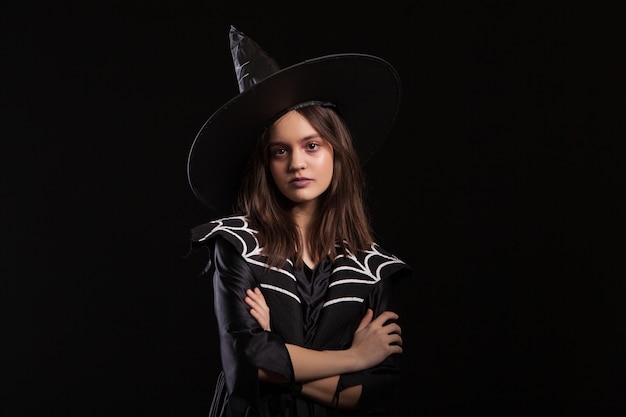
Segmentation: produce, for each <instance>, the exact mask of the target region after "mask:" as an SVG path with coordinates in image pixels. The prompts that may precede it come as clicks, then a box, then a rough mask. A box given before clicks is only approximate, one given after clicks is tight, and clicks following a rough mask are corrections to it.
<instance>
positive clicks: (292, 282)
mask: <svg viewBox="0 0 626 417" xmlns="http://www.w3.org/2000/svg"><path fill="white" fill-rule="evenodd" d="M255 233H256V232H255V231H254V230H253V229H252V228H250V226H249V225H248V222H247V219H246V218H245V217H239V216H234V217H227V218H222V219H219V220H215V221H212V222H209V223H207V224H204V225H201V226H198V227H196V228H194V229H193V230H192V245H193V249H194V250H199V249H200V248H206V249H208V250H209V252H210V254H211V260H210V261H209V265H208V267H207V269H206V271H207V272H208V273H209V274H210V275H212V278H213V288H214V305H215V313H216V317H217V324H218V329H220V332H221V333H220V352H221V358H222V366H223V368H224V376H223V377H220V381H223V382H225V386H223V387H219V385H220V384H218V391H221V392H218V393H216V394H217V395H216V397H215V398H214V403H213V406H212V408H213V413H216V414H215V415H219V416H221V415H229V414H224V410H223V408H224V407H231V411H230V412H231V413H234V414H232V415H241V416H248V415H256V414H251V413H253V412H256V410H260V413H261V414H260V415H263V416H295V415H297V416H330V415H333V416H338V415H360V413H364V414H367V415H370V414H369V413H372V414H371V415H377V414H376V413H380V414H381V415H382V414H383V412H384V410H385V403H386V401H387V400H388V399H390V397H391V392H390V391H389V390H390V389H391V388H392V387H393V383H394V382H395V378H396V377H397V376H398V369H397V367H396V365H395V363H394V358H393V357H389V358H387V360H385V361H384V362H383V363H381V364H380V365H378V366H376V367H374V368H371V369H368V370H366V371H362V372H354V373H351V374H348V375H342V376H341V378H340V381H339V385H338V390H341V389H343V388H346V387H349V386H352V385H358V384H362V386H363V389H362V394H361V401H360V403H359V410H358V411H354V412H350V413H340V412H339V411H338V410H333V409H329V408H327V407H324V406H321V405H316V404H315V403H313V402H312V401H309V400H306V399H303V398H300V397H299V396H298V386H297V384H294V383H292V384H289V385H286V386H277V385H276V384H268V383H262V382H261V383H259V381H258V380H257V369H258V368H264V369H266V370H268V371H271V372H274V373H278V374H281V375H283V376H285V377H287V378H288V379H289V380H291V381H293V369H292V367H291V361H290V359H289V354H288V353H287V349H286V347H285V343H291V344H295V345H299V346H304V347H308V348H311V349H318V350H334V349H347V348H348V347H350V343H351V340H352V336H353V334H354V331H355V330H356V328H357V326H358V324H359V322H360V320H361V318H362V317H363V315H364V314H365V311H366V309H367V308H372V309H373V310H374V315H375V316H377V315H378V314H380V313H381V312H383V311H385V310H389V309H393V303H392V299H391V294H392V292H391V291H392V286H393V285H394V284H395V283H396V281H397V279H399V278H402V277H405V276H406V274H408V273H409V269H408V267H407V265H406V264H405V263H404V262H402V261H401V260H400V259H398V258H397V257H395V256H394V255H392V254H390V253H387V252H386V251H384V250H383V249H382V248H380V247H379V246H377V245H376V244H373V245H372V247H371V248H370V250H368V251H365V252H359V253H357V254H354V255H352V256H343V255H340V256H338V257H337V258H336V259H334V260H332V261H331V260H330V259H326V260H323V261H322V262H320V263H319V264H318V266H317V267H316V268H315V269H314V270H310V269H308V268H307V267H306V265H304V266H303V267H302V268H300V269H295V268H294V265H293V264H292V263H291V262H289V261H287V262H286V263H285V265H284V266H283V267H282V268H272V269H269V270H268V271H266V268H267V267H268V265H267V264H266V263H265V257H264V256H263V255H262V248H261V247H260V246H259V243H258V241H257V240H256V237H255ZM257 286H258V287H260V288H261V290H262V292H263V294H264V297H265V300H266V302H267V304H268V306H269V307H270V311H271V312H272V313H271V320H272V323H271V329H272V331H271V332H267V331H263V329H261V327H260V326H259V325H258V323H257V322H256V321H255V320H254V318H252V317H251V316H250V314H249V308H248V307H247V305H246V304H245V302H244V301H243V296H242V294H244V293H245V290H246V289H247V288H254V287H257ZM237 346H241V348H240V349H238V348H237ZM221 378H224V379H223V380H222V379H221ZM229 402H230V404H229ZM232 408H235V409H236V410H232ZM294 410H298V411H297V412H295V411H294Z"/></svg>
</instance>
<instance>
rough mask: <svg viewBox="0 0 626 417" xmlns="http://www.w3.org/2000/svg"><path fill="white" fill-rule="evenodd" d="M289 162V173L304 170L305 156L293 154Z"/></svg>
mask: <svg viewBox="0 0 626 417" xmlns="http://www.w3.org/2000/svg"><path fill="white" fill-rule="evenodd" d="M289 162H290V163H289V170H290V171H300V170H301V169H304V168H306V161H305V155H304V154H303V152H299V151H296V152H293V153H292V155H291V160H290V161H289Z"/></svg>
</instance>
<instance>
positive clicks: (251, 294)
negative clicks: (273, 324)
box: [244, 288, 271, 331]
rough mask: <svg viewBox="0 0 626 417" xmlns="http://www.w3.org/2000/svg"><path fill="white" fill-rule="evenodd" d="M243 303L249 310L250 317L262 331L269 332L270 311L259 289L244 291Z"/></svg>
mask: <svg viewBox="0 0 626 417" xmlns="http://www.w3.org/2000/svg"><path fill="white" fill-rule="evenodd" d="M244 302H245V303H246V304H247V305H248V307H249V308H250V315H251V316H252V317H253V318H254V319H255V320H256V321H257V323H258V324H259V326H261V327H262V328H263V330H267V331H271V328H270V309H269V307H268V306H267V303H266V302H265V297H263V294H262V293H261V290H260V289H259V288H254V290H251V289H248V290H246V296H245V298H244Z"/></svg>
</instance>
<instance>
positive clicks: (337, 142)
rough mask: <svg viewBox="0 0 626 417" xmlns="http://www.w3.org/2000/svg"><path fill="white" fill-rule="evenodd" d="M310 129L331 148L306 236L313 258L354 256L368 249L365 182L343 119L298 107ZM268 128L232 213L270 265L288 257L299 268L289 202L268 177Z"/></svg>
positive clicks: (369, 233)
mask: <svg viewBox="0 0 626 417" xmlns="http://www.w3.org/2000/svg"><path fill="white" fill-rule="evenodd" d="M295 111H297V112H298V113H300V114H301V115H302V116H304V117H305V118H306V119H307V120H308V121H309V123H310V124H311V126H313V128H314V129H315V130H316V131H317V132H318V133H319V134H320V135H321V136H322V137H323V138H324V139H325V140H327V141H328V142H329V143H330V144H331V145H332V148H333V155H334V156H333V158H334V161H333V163H334V167H333V177H332V180H331V183H330V186H329V187H328V189H327V190H326V191H325V192H324V193H323V194H322V195H321V196H320V197H319V198H320V204H319V206H318V214H317V215H316V216H315V217H314V218H313V223H312V225H311V226H312V227H311V230H310V232H309V242H308V245H309V250H310V252H311V255H312V257H313V259H317V260H320V259H322V258H324V257H325V256H329V257H330V258H331V259H334V258H335V257H336V256H337V255H338V254H344V255H345V254H348V253H355V252H356V251H359V250H364V249H367V248H369V247H370V245H371V243H372V241H373V238H372V236H373V233H372V230H371V224H370V220H369V216H368V213H367V210H366V208H365V206H364V193H365V181H364V180H365V178H364V173H363V171H362V168H361V165H360V162H359V159H358V156H357V154H356V151H355V149H354V146H353V144H352V137H351V135H350V131H349V129H348V127H347V125H346V123H345V121H344V120H343V119H342V118H341V117H340V115H339V114H338V113H337V112H336V111H335V110H334V109H332V108H329V107H322V106H318V105H312V106H306V107H302V108H298V109H296V110H295ZM268 131H269V129H266V130H265V132H263V134H262V135H261V137H260V139H259V141H258V142H257V146H256V149H255V151H254V153H253V154H252V156H251V158H250V161H249V163H248V168H247V171H246V174H245V176H244V178H243V181H242V186H241V189H240V191H239V196H238V199H237V204H236V209H237V211H238V212H240V213H243V214H245V215H246V216H247V217H248V218H249V220H250V223H251V225H252V227H254V228H255V229H256V230H257V231H258V234H257V237H258V239H259V243H260V244H261V246H262V247H263V254H264V255H265V256H267V258H268V259H267V260H268V263H269V264H270V265H272V266H277V267H282V266H283V264H284V263H285V261H286V260H287V259H291V260H292V261H293V262H294V263H295V265H296V266H297V267H299V266H301V265H302V251H301V249H302V242H301V239H300V234H299V232H298V228H297V226H296V224H295V222H294V219H293V218H292V216H291V214H290V208H291V206H292V204H293V203H292V202H291V201H290V200H289V199H287V198H286V197H285V196H283V195H282V193H281V192H280V191H279V190H278V188H277V186H276V184H275V183H274V179H273V177H272V175H271V172H270V168H269V162H270V153H269V148H268V143H269V133H268Z"/></svg>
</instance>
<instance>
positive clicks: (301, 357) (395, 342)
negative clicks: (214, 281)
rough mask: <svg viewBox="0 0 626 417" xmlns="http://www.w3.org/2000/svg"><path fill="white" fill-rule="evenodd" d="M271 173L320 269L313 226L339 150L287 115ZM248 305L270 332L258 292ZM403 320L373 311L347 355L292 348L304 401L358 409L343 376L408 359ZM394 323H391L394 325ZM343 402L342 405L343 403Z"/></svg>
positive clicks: (265, 376)
mask: <svg viewBox="0 0 626 417" xmlns="http://www.w3.org/2000/svg"><path fill="white" fill-rule="evenodd" d="M269 149H270V154H271V158H270V171H271V174H272V177H273V179H274V181H275V183H276V185H277V187H278V189H279V190H280V191H281V192H282V193H283V194H284V195H285V196H286V197H287V198H289V199H290V200H291V201H292V202H293V203H294V205H293V208H292V211H291V215H292V216H293V218H294V220H295V222H296V224H297V226H298V229H299V231H300V236H301V239H302V242H303V245H302V251H303V252H302V257H303V260H304V262H305V263H306V264H307V265H308V266H309V267H311V268H314V267H315V266H316V265H317V263H318V262H319V261H320V260H319V259H313V258H312V256H311V254H310V250H309V248H308V245H307V244H306V243H307V241H308V240H307V236H308V232H309V225H310V224H311V220H312V219H313V217H314V216H316V215H317V207H318V197H319V196H320V195H321V194H322V193H323V192H324V191H325V190H326V189H327V188H328V186H329V185H330V182H331V180H332V175H333V149H332V146H331V144H330V143H329V142H327V141H326V140H325V139H324V138H322V137H321V136H320V135H319V133H318V132H317V131H316V130H315V129H314V128H313V127H312V126H311V124H310V123H309V122H308V121H307V120H306V118H304V117H303V116H302V115H300V114H299V113H297V112H296V111H291V112H289V113H286V114H285V115H283V116H282V117H281V118H279V119H278V120H277V121H276V122H274V124H273V125H272V127H271V128H270V146H269ZM245 302H246V303H247V304H248V306H249V307H250V314H251V315H252V317H254V318H255V320H256V321H257V322H258V323H259V325H260V326H261V327H262V328H263V329H265V330H268V331H271V329H270V310H269V307H268V306H267V304H266V303H265V298H264V297H263V295H262V294H261V291H260V290H259V289H258V288H255V289H249V290H248V291H247V293H246V297H245ZM397 319H398V315H397V314H396V313H394V312H390V311H386V312H383V313H381V314H380V315H379V316H378V317H376V318H374V317H373V312H372V310H371V309H369V310H368V311H367V312H366V314H365V315H364V316H363V318H362V320H361V322H360V324H359V326H358V328H357V330H356V331H355V333H354V337H353V341H352V345H351V347H350V348H348V349H345V350H326V351H318V350H313V349H307V348H303V347H301V346H296V345H291V344H286V347H287V350H288V352H289V356H290V358H291V362H292V365H293V369H294V376H295V380H296V381H297V382H300V383H301V384H302V395H303V396H305V397H308V398H310V399H313V400H315V401H317V402H319V403H322V404H326V405H329V406H335V404H338V406H339V407H340V408H353V407H355V406H356V405H357V403H358V400H359V398H360V396H361V386H360V385H357V386H353V387H349V388H346V389H344V390H342V391H341V395H340V396H339V399H337V398H335V391H336V388H337V383H338V381H339V375H341V374H344V373H349V372H355V371H361V370H364V369H367V368H370V367H372V366H375V365H377V364H379V363H381V362H382V361H383V360H385V359H386V358H387V357H388V356H390V355H392V354H397V353H402V337H401V329H400V326H399V325H398V324H397V323H395V322H394V321H395V320H397ZM388 321H391V322H390V323H388V324H385V323H387V322H388ZM259 379H261V380H265V381H270V382H277V383H280V382H287V381H286V379H285V378H284V377H283V376H281V375H276V374H271V373H269V372H267V371H266V370H264V369H259ZM337 400H338V401H337Z"/></svg>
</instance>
